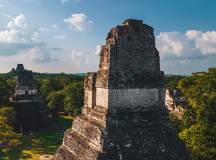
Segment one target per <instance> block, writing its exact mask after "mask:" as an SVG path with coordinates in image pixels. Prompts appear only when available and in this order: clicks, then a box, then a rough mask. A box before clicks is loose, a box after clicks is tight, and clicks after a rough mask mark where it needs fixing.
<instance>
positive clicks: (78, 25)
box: [64, 13, 93, 31]
mask: <svg viewBox="0 0 216 160" xmlns="http://www.w3.org/2000/svg"><path fill="white" fill-rule="evenodd" d="M64 22H65V23H67V24H69V28H71V29H73V30H75V31H85V30H87V29H89V28H91V26H92V25H93V21H91V20H88V17H87V16H86V14H84V13H78V14H72V16H71V17H69V18H67V19H64Z"/></svg>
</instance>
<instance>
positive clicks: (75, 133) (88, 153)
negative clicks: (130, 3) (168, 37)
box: [56, 19, 189, 160]
mask: <svg viewBox="0 0 216 160" xmlns="http://www.w3.org/2000/svg"><path fill="white" fill-rule="evenodd" d="M159 60H160V58H159V53H158V51H157V49H156V48H155V38H154V34H153V28H152V27H150V26H148V25H146V24H143V21H141V20H133V19H129V20H126V21H124V22H123V24H122V25H119V26H116V27H114V28H112V29H111V31H110V32H109V33H108V36H107V39H106V44H105V45H104V46H102V49H101V53H100V65H99V70H98V72H97V73H88V75H87V76H86V78H85V81H84V89H85V96H84V107H83V110H82V114H81V115H80V116H78V117H76V118H75V120H74V121H73V125H72V128H71V129H69V130H67V131H66V132H65V136H64V139H63V144H62V145H61V146H60V147H59V149H58V151H57V154H56V159H57V160H187V159H189V158H188V154H187V152H186V150H185V147H184V144H183V143H182V142H181V141H180V140H179V139H178V138H177V134H176V132H175V129H174V127H173V126H172V125H171V124H170V122H169V119H168V114H167V112H166V108H165V105H164V100H165V89H164V74H163V72H162V71H160V63H159Z"/></svg>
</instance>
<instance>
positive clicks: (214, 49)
mask: <svg viewBox="0 0 216 160" xmlns="http://www.w3.org/2000/svg"><path fill="white" fill-rule="evenodd" d="M156 44H157V48H158V50H159V52H160V54H161V57H162V58H168V59H169V58H179V59H183V58H185V59H187V58H188V59H198V58H200V59H201V58H204V57H205V56H206V55H208V54H214V55H216V31H207V32H202V31H198V30H188V31H186V32H185V33H181V32H161V33H160V34H159V35H158V36H157V37H156Z"/></svg>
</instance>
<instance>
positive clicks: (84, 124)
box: [72, 116, 103, 151]
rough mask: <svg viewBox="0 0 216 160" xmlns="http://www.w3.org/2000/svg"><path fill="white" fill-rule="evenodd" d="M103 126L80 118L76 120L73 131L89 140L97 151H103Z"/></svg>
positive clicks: (82, 117)
mask: <svg viewBox="0 0 216 160" xmlns="http://www.w3.org/2000/svg"><path fill="white" fill-rule="evenodd" d="M102 128H103V127H102V126H100V124H98V123H97V122H95V121H94V120H91V119H89V118H87V117H85V116H79V117H77V118H75V119H74V121H73V126H72V130H73V131H74V132H76V133H78V134H79V135H80V136H82V137H84V138H86V139H88V141H89V142H88V143H89V145H91V147H92V148H94V149H95V150H98V151H100V150H101V145H102V141H101V135H102Z"/></svg>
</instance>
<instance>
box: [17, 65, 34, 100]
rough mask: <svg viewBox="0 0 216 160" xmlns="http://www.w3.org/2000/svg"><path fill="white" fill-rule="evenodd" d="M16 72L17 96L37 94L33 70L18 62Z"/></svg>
mask: <svg viewBox="0 0 216 160" xmlns="http://www.w3.org/2000/svg"><path fill="white" fill-rule="evenodd" d="M16 74H17V83H16V88H15V96H26V95H37V89H36V86H35V84H34V79H33V72H32V71H29V70H25V69H24V66H23V64H18V65H17V68H16Z"/></svg>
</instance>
